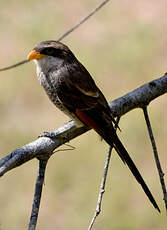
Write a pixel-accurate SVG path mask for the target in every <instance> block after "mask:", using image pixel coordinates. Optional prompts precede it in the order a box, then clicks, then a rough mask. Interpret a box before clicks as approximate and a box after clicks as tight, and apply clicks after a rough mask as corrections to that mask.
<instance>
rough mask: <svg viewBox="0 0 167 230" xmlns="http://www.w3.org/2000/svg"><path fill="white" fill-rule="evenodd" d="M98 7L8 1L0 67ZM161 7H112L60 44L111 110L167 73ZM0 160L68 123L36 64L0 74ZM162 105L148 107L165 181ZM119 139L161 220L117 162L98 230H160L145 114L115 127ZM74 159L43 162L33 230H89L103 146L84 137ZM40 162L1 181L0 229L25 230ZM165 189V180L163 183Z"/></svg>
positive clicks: (162, 0) (0, 22) (162, 221)
mask: <svg viewBox="0 0 167 230" xmlns="http://www.w3.org/2000/svg"><path fill="white" fill-rule="evenodd" d="M98 2H99V1H97V0H96V1H95V0H93V1H92V0H85V1H81V0H73V1H67V0H62V1H55V0H48V1H46V0H45V1H44V0H36V1H33V0H29V1H21V0H5V1H1V7H0V44H1V48H0V50H1V53H0V66H1V67H3V66H6V65H9V64H12V63H15V62H17V61H19V60H22V59H25V58H26V56H27V54H28V52H29V51H30V50H31V49H32V47H33V46H34V45H35V44H36V43H38V42H39V41H42V40H48V39H56V38H57V37H58V36H59V35H60V34H61V33H62V32H64V31H65V30H66V29H67V28H69V27H70V26H71V25H73V24H74V23H75V22H76V21H77V20H79V19H80V18H81V17H82V16H84V15H86V14H87V12H88V11H89V10H90V9H92V8H93V7H94V6H95V5H96V4H97V3H98ZM166 8H167V1H166V0H159V1H156V0H150V1H146V0H140V1H130V0H124V1H120V0H117V1H111V2H110V3H108V4H107V5H106V6H105V7H104V8H103V9H102V10H101V11H100V12H98V13H97V14H96V15H95V16H94V17H92V18H91V19H90V20H89V21H88V22H87V23H85V24H84V25H82V26H81V27H80V28H79V29H77V30H76V31H75V32H73V33H72V34H70V35H69V36H68V37H67V38H66V39H65V40H63V42H65V43H66V44H67V45H69V46H70V47H71V49H72V50H73V51H74V53H75V54H76V56H77V57H78V58H79V59H80V61H81V62H82V63H83V64H84V65H85V66H86V67H87V69H88V70H89V71H90V73H91V74H92V76H93V77H94V79H95V80H96V82H97V84H98V85H99V87H100V88H101V89H102V91H103V92H104V94H105V95H106V97H107V98H108V99H109V100H112V99H114V98H117V97H119V96H121V95H123V94H125V93H127V92H128V91H130V90H133V89H135V88H136V87H138V86H139V85H141V84H144V83H145V82H147V81H150V80H152V79H154V78H156V77H159V76H161V75H162V74H163V73H164V72H166V71H167V68H166V60H167V49H166V47H167V33H166V30H167V20H166ZM0 78H1V83H0V127H1V132H0V152H1V157H3V156H5V155H6V154H7V153H9V152H11V151H12V150H14V149H15V148H17V147H19V146H22V145H24V144H26V143H28V142H30V141H32V140H34V139H35V138H36V137H37V136H38V135H39V134H40V133H42V132H43V131H44V130H54V129H56V128H58V127H60V126H61V125H62V124H63V123H64V122H65V121H67V120H68V118H67V117H66V116H65V115H63V114H62V113H61V112H60V111H58V110H57V109H56V108H55V107H54V106H53V105H52V104H51V103H50V102H49V100H48V98H47V96H46V95H45V93H44V91H43V90H42V88H41V87H40V86H39V83H38V81H37V79H36V73H35V66H34V64H33V63H29V64H26V65H24V66H21V67H18V68H17V69H13V70H10V71H8V72H3V73H1V74H0ZM166 102H167V100H166V95H164V96H162V97H161V98H158V99H156V100H155V101H154V102H152V103H151V105H150V106H149V112H150V115H151V120H152V124H153V127H154V132H155V137H156V140H157V145H158V149H159V152H160V156H161V162H162V166H163V168H164V172H165V173H167V167H166V162H167V156H166V133H167V125H166V122H167V118H166ZM120 126H121V129H122V132H121V134H120V136H121V139H122V141H123V142H124V143H125V145H126V147H127V149H128V151H129V152H130V154H131V155H132V156H133V159H134V160H135V162H136V164H137V165H138V167H139V168H140V171H141V172H142V174H143V176H144V178H145V179H146V181H147V183H148V185H149V187H150V189H151V191H152V192H153V194H154V195H155V197H156V200H157V201H158V203H159V205H160V207H161V209H162V214H161V215H159V214H158V213H157V212H156V211H155V210H154V209H153V208H152V206H151V205H150V203H149V201H148V199H147V198H146V196H145V195H144V193H143V191H142V190H141V188H140V186H139V185H138V184H137V183H136V181H135V180H134V179H133V176H132V175H131V174H130V172H129V170H128V169H127V168H126V167H125V166H124V165H123V164H122V162H121V161H120V159H119V158H118V157H117V155H116V154H115V152H113V157H112V162H111V167H110V172H109V175H108V180H107V187H106V193H105V196H104V201H103V206H102V213H101V215H100V217H99V218H98V220H97V222H96V224H95V226H94V230H100V229H103V230H109V229H114V230H131V229H133V230H141V229H142V230H156V229H158V230H164V229H165V228H166V214H165V210H164V206H163V201H162V192H161V189H160V184H159V180H158V176H157V171H156V168H155V164H154V160H153V156H152V150H151V147H150V143H149V139H148V135H147V131H146V127H145V124H144V120H143V114H142V111H141V110H135V111H132V112H130V113H128V114H127V115H126V116H124V117H122V119H121V124H120ZM71 144H72V145H74V146H75V147H76V150H74V151H68V152H61V153H58V154H55V155H54V156H53V157H52V159H51V160H50V162H49V165H48V168H47V173H46V179H45V186H44V191H43V197H42V203H41V210H40V214H39V221H38V227H37V229H40V230H44V229H45V230H51V229H61V230H65V229H68V230H70V229H71V230H72V229H73V230H74V229H80V230H82V229H86V228H87V226H88V223H89V221H90V218H91V217H92V214H93V212H94V209H95V205H96V198H97V193H98V187H99V184H100V180H101V176H102V171H103V166H104V160H105V156H106V151H107V149H108V146H107V145H106V144H105V143H104V142H101V141H100V140H99V138H98V136H97V135H96V134H95V133H94V132H93V131H90V132H89V133H87V134H85V135H83V136H81V137H78V138H77V139H75V140H73V141H72V142H71ZM36 174H37V161H36V160H33V161H31V162H29V163H27V164H25V165H23V166H21V167H20V168H17V169H15V170H13V171H11V172H10V173H7V174H6V175H5V176H4V177H2V178H1V179H0V207H1V212H0V228H1V229H3V230H9V229H12V230H16V229H26V226H27V224H28V218H29V215H30V210H31V202H32V196H33V190H34V180H35V177H36ZM165 179H166V178H165Z"/></svg>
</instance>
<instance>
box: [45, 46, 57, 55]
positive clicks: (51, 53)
mask: <svg viewBox="0 0 167 230" xmlns="http://www.w3.org/2000/svg"><path fill="white" fill-rule="evenodd" d="M54 53H55V49H54V48H47V49H45V54H47V55H50V56H51V55H53V54H54Z"/></svg>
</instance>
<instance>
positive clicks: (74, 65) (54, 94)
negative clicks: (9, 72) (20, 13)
mask: <svg viewBox="0 0 167 230" xmlns="http://www.w3.org/2000/svg"><path fill="white" fill-rule="evenodd" d="M27 59H28V60H34V62H35V64H36V71H37V77H38V80H39V82H40V84H41V85H42V86H43V88H44V90H45V91H46V93H47V95H48V96H49V98H50V100H51V101H52V103H53V104H54V105H56V107H58V108H59V109H60V110H61V111H63V112H64V113H65V114H66V115H68V116H69V117H70V118H72V119H73V120H74V121H75V123H76V124H77V126H78V127H79V126H83V125H86V126H87V127H89V128H91V129H94V130H95V131H96V132H97V133H98V134H99V135H100V136H101V138H102V139H104V141H105V142H106V143H108V145H109V146H111V147H114V149H115V150H116V152H117V153H118V155H119V157H120V158H121V160H122V161H123V163H125V164H126V165H127V166H128V167H129V169H130V171H131V172H132V174H133V176H134V177H135V178H136V180H137V181H138V183H139V184H140V185H141V187H142V189H143V190H144V192H145V194H146V195H147V197H148V199H149V200H150V202H151V203H152V205H153V206H154V207H155V209H157V210H158V211H159V212H160V209H159V207H158V205H157V203H156V201H155V199H154V197H153V195H152V193H151V192H150V190H149V188H148V186H147V185H146V183H145V181H144V179H143V177H142V176H141V174H140V172H139V170H138V169H137V167H136V165H135V163H134V162H133V160H132V159H131V157H130V155H129V153H128V152H127V150H126V148H125V147H124V145H123V144H122V142H121V141H120V139H119V137H118V135H117V133H116V128H115V127H114V124H115V119H114V117H113V114H112V111H111V109H110V107H109V105H108V102H107V100H106V98H105V96H104V95H103V93H102V92H101V90H100V89H99V87H98V86H97V85H96V83H95V81H94V79H93V78H92V77H91V75H90V73H89V72H88V70H87V69H86V68H85V67H84V66H83V65H82V64H81V63H80V61H79V60H78V59H77V58H76V57H75V55H74V54H73V52H72V51H71V50H70V49H69V48H68V46H66V45H65V44H63V43H61V42H60V41H56V40H47V41H42V42H40V43H39V44H37V45H36V46H35V47H34V48H33V49H32V50H31V51H30V53H29V55H28V56H27Z"/></svg>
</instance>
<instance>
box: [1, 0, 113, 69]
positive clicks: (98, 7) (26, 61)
mask: <svg viewBox="0 0 167 230" xmlns="http://www.w3.org/2000/svg"><path fill="white" fill-rule="evenodd" d="M109 1H110V0H104V1H102V2H101V3H100V4H99V5H98V6H97V7H95V8H94V9H93V10H92V11H91V12H90V13H89V14H88V15H86V16H85V17H83V18H82V19H80V20H79V21H78V22H77V23H76V24H75V25H73V26H72V27H70V28H69V29H68V30H67V31H66V32H64V33H63V34H62V35H61V36H60V37H58V38H57V41H61V40H62V39H63V38H65V37H67V35H69V34H70V33H72V32H73V31H74V30H75V29H77V28H78V27H79V26H80V25H81V24H83V23H84V22H85V21H87V20H88V19H89V18H90V17H91V16H92V15H93V14H95V13H96V12H97V11H98V10H100V9H101V8H102V7H103V6H104V5H105V4H106V3H107V2H109ZM29 61H31V60H27V59H26V60H23V61H20V62H18V63H16V64H14V65H10V66H7V67H4V68H1V69H0V72H1V71H5V70H9V69H13V68H15V67H17V66H19V65H22V64H25V63H28V62H29Z"/></svg>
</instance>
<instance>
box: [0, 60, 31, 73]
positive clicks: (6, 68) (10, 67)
mask: <svg viewBox="0 0 167 230" xmlns="http://www.w3.org/2000/svg"><path fill="white" fill-rule="evenodd" d="M29 61H30V60H27V59H25V60H23V61H20V62H17V63H16V64H14V65H10V66H7V67H4V68H1V69H0V72H1V71H5V70H9V69H13V68H15V67H17V66H19V65H23V64H25V63H27V62H29Z"/></svg>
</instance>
